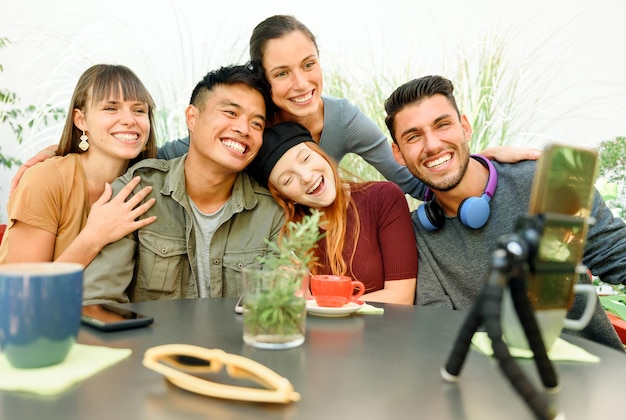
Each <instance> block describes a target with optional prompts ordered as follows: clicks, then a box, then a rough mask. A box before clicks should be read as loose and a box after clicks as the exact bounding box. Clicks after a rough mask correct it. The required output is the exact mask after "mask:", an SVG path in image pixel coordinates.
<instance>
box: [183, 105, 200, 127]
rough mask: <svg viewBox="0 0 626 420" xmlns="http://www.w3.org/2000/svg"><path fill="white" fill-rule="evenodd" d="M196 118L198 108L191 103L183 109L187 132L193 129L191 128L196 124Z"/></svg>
mask: <svg viewBox="0 0 626 420" xmlns="http://www.w3.org/2000/svg"><path fill="white" fill-rule="evenodd" d="M197 118H198V109H197V108H196V107H195V106H193V105H188V106H187V109H185V120H186V122H187V128H188V129H189V132H192V131H193V128H194V127H195V125H196V120H197Z"/></svg>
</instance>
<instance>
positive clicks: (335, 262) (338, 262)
mask: <svg viewBox="0 0 626 420" xmlns="http://www.w3.org/2000/svg"><path fill="white" fill-rule="evenodd" d="M304 144H306V145H307V146H308V147H309V149H311V150H313V151H314V152H316V153H318V154H319V155H320V156H322V158H324V160H326V161H327V162H328V164H329V165H330V167H331V169H332V171H333V175H334V176H335V189H336V190H337V197H336V198H335V201H333V202H332V203H331V204H330V205H329V206H328V207H325V208H323V209H319V210H320V211H323V212H324V216H325V218H326V224H325V226H324V227H325V230H326V254H327V255H326V257H327V260H328V265H329V267H328V268H329V269H330V273H331V274H335V275H349V276H352V277H353V274H352V259H353V257H354V253H355V252H356V243H357V240H358V237H359V231H360V225H359V214H358V212H357V209H356V205H355V204H354V200H352V197H351V195H350V194H349V193H348V192H347V191H346V186H345V184H348V185H349V186H350V188H351V189H354V187H355V185H360V184H355V183H352V182H347V181H344V180H343V179H342V177H341V176H340V174H339V166H338V165H337V163H336V162H335V161H334V160H333V159H332V158H331V157H329V156H328V155H327V154H326V153H325V152H324V151H323V150H322V149H321V148H320V147H319V145H317V144H316V143H313V142H305V143H304ZM268 188H269V190H270V192H271V193H272V196H273V197H274V199H275V200H276V202H277V203H278V204H279V205H280V207H282V209H283V211H284V213H285V226H283V229H282V231H281V232H280V235H279V243H280V239H281V238H282V237H283V235H284V234H285V233H286V230H287V224H288V223H289V222H299V221H301V220H302V218H303V217H304V216H305V215H306V214H308V213H309V210H310V208H309V207H306V206H303V205H300V204H297V203H294V202H293V201H291V200H289V199H287V198H286V197H285V196H283V195H282V194H281V193H280V192H279V191H278V189H277V188H276V187H275V186H274V185H273V184H272V183H269V186H268ZM359 188H360V187H359ZM349 214H353V215H354V219H355V224H354V229H353V231H352V232H347V220H348V215H349ZM346 238H352V243H351V244H349V245H350V249H351V257H350V259H349V261H346V260H345V259H344V257H343V250H344V248H345V247H346V245H347V244H346ZM318 252H319V248H317V249H316V253H318ZM317 257H318V259H319V257H320V255H317ZM320 269H321V267H320V264H319V263H313V266H312V267H309V270H311V274H318V273H319V272H320ZM324 274H328V273H324Z"/></svg>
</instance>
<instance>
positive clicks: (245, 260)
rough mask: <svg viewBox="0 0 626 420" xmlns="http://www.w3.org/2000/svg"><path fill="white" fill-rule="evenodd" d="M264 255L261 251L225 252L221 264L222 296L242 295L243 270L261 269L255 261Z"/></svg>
mask: <svg viewBox="0 0 626 420" xmlns="http://www.w3.org/2000/svg"><path fill="white" fill-rule="evenodd" d="M261 254H264V252H262V250H253V251H249V250H242V251H226V252H225V253H224V261H223V264H222V276H223V277H222V296H239V295H241V294H242V293H243V286H242V275H241V270H242V269H243V268H261V265H260V264H259V263H258V262H257V261H256V259H257V257H258V256H260V255H261Z"/></svg>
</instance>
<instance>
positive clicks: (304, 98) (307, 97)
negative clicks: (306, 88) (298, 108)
mask: <svg viewBox="0 0 626 420" xmlns="http://www.w3.org/2000/svg"><path fill="white" fill-rule="evenodd" d="M312 97H313V92H309V93H308V94H307V95H304V96H299V97H297V98H292V99H291V100H292V101H294V102H295V103H298V104H301V103H304V102H306V101H310V100H311V98H312Z"/></svg>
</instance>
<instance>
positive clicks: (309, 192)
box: [306, 176, 324, 194]
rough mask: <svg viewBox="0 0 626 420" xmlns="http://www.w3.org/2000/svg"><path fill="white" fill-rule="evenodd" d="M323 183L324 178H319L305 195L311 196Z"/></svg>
mask: <svg viewBox="0 0 626 420" xmlns="http://www.w3.org/2000/svg"><path fill="white" fill-rule="evenodd" d="M323 181H324V177H323V176H320V177H319V179H318V180H317V182H316V183H315V184H313V186H312V187H311V188H309V189H308V190H307V192H306V193H307V194H313V192H314V191H315V190H317V189H318V188H319V186H320V185H321V184H322V182H323Z"/></svg>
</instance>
